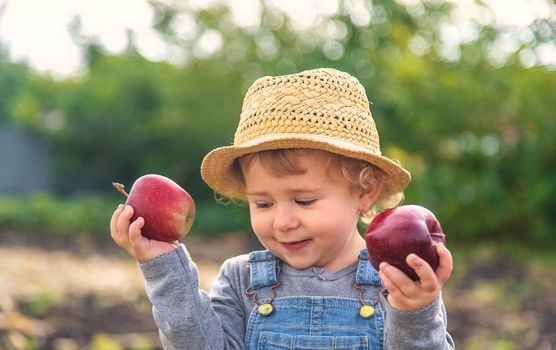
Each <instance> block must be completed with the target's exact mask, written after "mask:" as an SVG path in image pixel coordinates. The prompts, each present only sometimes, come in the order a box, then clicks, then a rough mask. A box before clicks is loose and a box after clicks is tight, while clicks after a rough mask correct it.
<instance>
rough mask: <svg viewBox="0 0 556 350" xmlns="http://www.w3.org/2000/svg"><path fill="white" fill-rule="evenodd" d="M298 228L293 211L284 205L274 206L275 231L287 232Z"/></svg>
mask: <svg viewBox="0 0 556 350" xmlns="http://www.w3.org/2000/svg"><path fill="white" fill-rule="evenodd" d="M297 226H299V219H298V218H297V216H296V215H295V211H294V210H293V209H292V208H290V207H289V206H286V205H282V206H280V205H278V206H276V213H275V216H274V223H273V228H274V229H275V230H277V231H287V230H290V229H292V228H296V227H297Z"/></svg>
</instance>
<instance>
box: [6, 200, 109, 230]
mask: <svg viewBox="0 0 556 350" xmlns="http://www.w3.org/2000/svg"><path fill="white" fill-rule="evenodd" d="M117 203H118V202H117V200H116V199H115V198H110V197H102V196H92V195H89V196H79V197H73V198H59V197H55V196H52V195H48V194H44V193H36V194H32V195H28V196H17V197H16V196H2V197H0V229H21V230H33V231H38V232H50V233H55V234H71V235H75V234H91V233H98V232H103V233H106V232H108V231H109V228H108V225H109V221H110V220H109V219H110V217H111V216H112V212H113V211H114V209H115V208H116V206H117Z"/></svg>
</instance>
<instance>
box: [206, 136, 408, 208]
mask: <svg viewBox="0 0 556 350" xmlns="http://www.w3.org/2000/svg"><path fill="white" fill-rule="evenodd" d="M286 148H308V149H318V150H322V151H328V152H331V153H336V154H339V155H343V156H346V157H352V158H356V159H361V160H364V161H367V162H369V163H371V164H373V165H375V166H377V167H378V168H380V169H381V170H382V171H384V172H385V173H386V175H387V176H386V179H385V183H384V186H383V189H382V194H383V195H390V194H392V195H393V194H396V193H398V192H401V191H402V190H403V189H404V188H405V187H407V185H408V184H409V182H410V181H411V175H410V173H409V172H408V171H407V170H405V169H404V168H403V167H402V166H401V164H399V163H397V162H396V161H393V160H391V159H389V158H387V157H384V156H382V155H380V154H375V153H374V152H373V151H372V150H370V149H368V148H366V147H363V146H359V145H357V144H353V143H348V142H342V141H340V140H338V139H334V138H330V137H326V136H319V135H312V134H279V135H276V134H274V135H265V136H262V137H259V138H255V139H253V140H251V141H249V142H246V143H244V144H242V145H241V146H224V147H219V148H216V149H214V150H213V151H211V152H210V153H208V154H207V155H206V156H205V158H204V159H203V162H202V164H201V176H202V177H203V180H204V181H205V182H206V183H207V184H208V185H209V186H210V187H211V188H212V189H213V190H214V191H215V192H216V193H218V194H221V195H223V196H226V197H229V198H233V199H240V200H244V199H245V195H244V194H243V193H242V184H241V183H238V179H237V178H236V177H235V176H231V174H232V172H233V166H234V161H235V159H237V158H239V157H241V156H243V155H246V154H249V153H254V152H260V151H266V150H273V149H286Z"/></svg>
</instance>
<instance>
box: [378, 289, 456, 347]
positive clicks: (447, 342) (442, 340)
mask: <svg viewBox="0 0 556 350" xmlns="http://www.w3.org/2000/svg"><path fill="white" fill-rule="evenodd" d="M382 304H383V307H384V313H385V315H384V349H385V350H394V349H415V350H419V349H428V350H451V349H455V345H454V341H453V340H452V337H451V336H450V334H449V333H448V332H447V329H446V326H447V317H446V309H445V307H444V303H443V301H442V296H439V297H438V298H437V299H436V300H435V301H433V302H432V303H431V304H429V305H427V306H425V307H424V308H422V309H419V310H415V311H401V310H398V309H395V308H394V307H392V306H391V305H390V304H389V303H388V301H387V300H386V298H383V302H382Z"/></svg>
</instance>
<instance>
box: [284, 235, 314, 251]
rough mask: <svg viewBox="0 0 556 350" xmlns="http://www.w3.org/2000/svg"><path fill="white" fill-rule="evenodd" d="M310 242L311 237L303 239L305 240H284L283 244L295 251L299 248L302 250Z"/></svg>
mask: <svg viewBox="0 0 556 350" xmlns="http://www.w3.org/2000/svg"><path fill="white" fill-rule="evenodd" d="M310 242H311V239H310V238H308V239H303V240H300V241H293V242H282V245H283V246H284V248H286V249H287V250H289V251H292V252H295V251H298V250H301V249H303V248H305V247H306V246H307V245H308V244H309V243H310Z"/></svg>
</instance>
